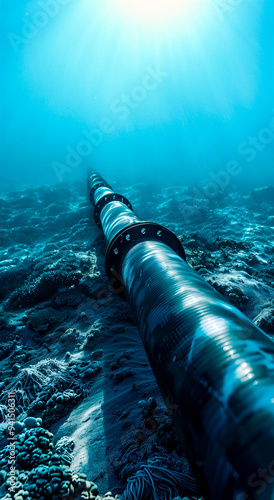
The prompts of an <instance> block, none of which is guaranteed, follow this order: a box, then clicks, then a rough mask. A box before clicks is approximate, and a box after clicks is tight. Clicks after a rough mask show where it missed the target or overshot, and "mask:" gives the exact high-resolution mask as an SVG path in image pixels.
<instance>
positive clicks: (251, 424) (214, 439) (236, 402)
mask: <svg viewBox="0 0 274 500" xmlns="http://www.w3.org/2000/svg"><path fill="white" fill-rule="evenodd" d="M88 189H89V194H90V201H91V203H92V204H93V205H94V215H95V221H96V224H97V225H98V227H100V228H101V229H102V230H103V232H104V236H105V239H106V242H107V244H108V248H107V252H106V260H105V264H106V273H107V276H108V278H109V280H110V283H111V285H112V287H113V289H114V290H115V291H116V293H118V294H119V295H121V297H123V298H124V299H126V300H127V302H128V304H129V305H130V307H131V310H132V312H133V314H134V316H135V319H136V323H137V326H138V329H139V332H140V336H141V338H142V341H143V344H144V347H145V350H146V353H147V356H148V359H149V361H150V364H151V367H152V369H153V372H154V374H155V378H156V380H157V383H158V386H159V388H160V390H161V393H162V395H163V397H164V400H165V401H166V402H168V403H167V404H168V409H169V413H170V415H171V418H172V420H173V422H174V425H175V427H176V430H177V433H178V435H179V437H180V439H181V442H182V444H183V447H184V449H185V451H186V453H187V454H188V458H189V460H190V462H191V465H192V468H193V469H195V471H196V474H197V477H198V479H199V482H200V485H201V488H202V491H203V495H204V497H205V498H208V499H211V500H273V498H274V425H273V423H274V343H273V342H272V340H271V339H270V338H269V337H268V336H267V335H266V334H265V333H264V332H263V331H262V330H260V329H259V328H258V327H257V326H255V325H254V324H253V323H252V322H251V321H250V320H249V319H248V318H247V317H246V316H245V315H244V314H242V313H241V312H240V311H239V310H238V309H236V308H235V307H234V306H233V305H231V304H230V303H229V302H228V301H227V300H226V299H225V298H224V297H222V296H221V295H220V294H219V293H218V292H216V290H215V289H213V288H212V287H211V286H210V285H209V284H208V283H207V282H206V281H205V280H204V279H203V278H202V277H201V276H200V275H199V274H197V273H196V272H195V271H194V270H193V269H192V268H191V267H190V266H189V265H188V264H187V263H186V261H185V252H184V250H183V247H182V246H181V243H180V241H179V240H178V239H177V237H176V236H175V235H174V234H173V233H172V232H171V231H169V230H167V229H166V228H164V227H163V226H161V225H159V224H154V223H152V222H144V221H141V220H140V219H139V218H138V217H137V216H136V215H135V213H134V212H133V210H132V207H131V205H130V203H129V201H128V200H127V199H126V198H125V197H123V196H122V195H119V194H117V193H115V192H114V191H113V190H112V189H111V187H110V186H109V185H108V184H107V183H106V182H105V181H104V179H103V178H102V177H101V176H100V175H99V174H97V173H96V172H92V173H91V174H90V175H89V178H88ZM152 472H153V475H152ZM158 472H159V474H161V472H160V471H157V470H156V469H155V468H154V469H152V468H150V469H147V470H146V471H145V470H144V471H143V473H142V475H141V476H142V477H141V476H140V478H139V487H140V488H141V490H142V491H143V489H144V488H145V487H146V486H145V484H146V485H147V482H146V481H148V480H149V481H150V483H151V487H152V486H153V482H154V480H155V478H156V475H157V474H158ZM145 476H146V481H145ZM147 478H150V479H147ZM144 481H145V482H144ZM151 481H152V482H151ZM129 488H131V489H134V485H133V483H132V484H131V485H130V486H129Z"/></svg>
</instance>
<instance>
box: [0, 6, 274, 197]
mask: <svg viewBox="0 0 274 500" xmlns="http://www.w3.org/2000/svg"><path fill="white" fill-rule="evenodd" d="M0 6H1V55H2V68H3V70H2V77H1V79H2V96H1V101H2V102H1V107H2V119H1V138H2V140H1V174H0V175H1V178H0V180H1V186H2V189H4V190H10V189H14V188H21V187H31V186H32V187H35V186H38V185H41V184H45V183H46V184H50V185H51V184H55V183H59V182H68V183H72V182H74V181H75V180H76V179H80V180H81V179H83V178H85V176H86V168H87V166H92V167H94V168H96V169H97V170H99V171H100V172H101V173H102V174H103V175H104V176H105V177H107V178H108V180H109V181H110V182H113V181H114V180H117V181H118V182H120V183H122V182H123V183H133V182H139V181H142V182H148V183H154V182H155V183H158V184H160V185H162V186H166V185H170V184H172V183H173V184H174V183H176V184H177V185H178V184H179V185H182V186H194V185H196V186H199V187H200V189H204V190H208V189H209V190H210V189H211V190H213V191H214V185H215V186H216V183H217V185H219V186H220V188H224V187H226V186H229V185H230V183H233V185H234V184H235V183H236V184H237V185H238V186H239V187H244V188H253V187H260V186H264V185H269V184H271V183H273V155H274V99H273V88H274V77H273V58H274V36H273V19H274V3H273V0H169V2H164V1H160V0H159V1H158V2H156V1H155V0H151V1H146V2H144V1H139V2H137V1H135V0H132V1H130V0H128V1H127V2H126V1H125V0H37V1H36V0H32V1H27V0H14V1H13V2H10V0H1V2H0Z"/></svg>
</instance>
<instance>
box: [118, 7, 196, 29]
mask: <svg viewBox="0 0 274 500" xmlns="http://www.w3.org/2000/svg"><path fill="white" fill-rule="evenodd" d="M116 1H117V7H118V8H119V9H120V10H121V15H122V16H123V17H126V18H127V22H130V23H132V24H136V25H143V26H146V25H149V27H150V28H151V29H153V28H154V27H157V26H162V25H170V24H172V23H175V22H177V21H180V20H182V19H184V18H189V16H190V14H192V13H193V12H194V10H195V9H197V1H199V0H116Z"/></svg>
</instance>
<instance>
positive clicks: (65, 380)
mask: <svg viewBox="0 0 274 500" xmlns="http://www.w3.org/2000/svg"><path fill="white" fill-rule="evenodd" d="M74 384H75V380H74V379H73V377H71V375H70V373H69V372H68V371H67V365H66V364H65V363H63V362H62V361H58V360H57V359H51V358H48V359H45V360H42V361H39V363H37V364H36V365H34V366H33V365H31V366H29V367H28V368H23V369H21V370H20V371H19V374H18V375H17V377H16V378H15V380H14V381H12V382H11V383H10V384H8V385H7V386H6V387H5V389H4V390H3V391H2V394H1V397H0V401H2V402H3V403H5V402H6V400H7V397H8V393H10V392H16V400H17V408H18V409H21V411H23V410H26V409H27V408H28V406H29V405H30V403H31V402H32V401H33V400H34V399H35V398H36V397H38V398H40V396H41V392H43V391H44V392H45V393H46V395H47V397H49V396H50V394H52V393H54V392H55V391H56V390H58V389H59V390H64V389H66V388H69V387H70V386H73V385H74Z"/></svg>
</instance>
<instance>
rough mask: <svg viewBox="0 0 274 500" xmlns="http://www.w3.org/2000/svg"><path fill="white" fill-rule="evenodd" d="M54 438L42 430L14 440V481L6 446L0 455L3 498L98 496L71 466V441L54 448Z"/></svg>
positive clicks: (47, 499) (43, 499)
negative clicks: (10, 476) (10, 473)
mask: <svg viewBox="0 0 274 500" xmlns="http://www.w3.org/2000/svg"><path fill="white" fill-rule="evenodd" d="M32 420H33V421H35V419H32ZM25 422H26V421H25ZM52 438H53V434H52V433H50V432H49V431H47V430H46V429H44V428H43V427H36V428H30V429H29V430H27V429H25V430H23V432H22V433H21V434H20V435H19V436H18V437H17V440H16V441H15V453H14V456H15V468H16V470H15V479H16V480H15V481H12V480H11V479H10V478H9V476H8V472H9V470H10V465H9V456H10V446H9V445H7V446H5V448H4V449H3V450H2V451H1V452H0V467H1V469H2V470H1V475H0V485H1V488H0V490H1V491H2V493H3V494H4V493H5V492H7V493H6V495H5V496H2V497H1V498H3V499H5V500H9V499H14V500H20V499H21V500H22V499H24V500H36V499H37V500H62V499H67V500H72V499H74V498H75V499H76V498H78V499H80V498H82V499H84V498H85V499H90V498H95V496H97V495H98V493H99V490H98V488H97V486H96V484H95V483H93V482H91V481H87V479H86V475H85V474H76V473H73V472H72V471H71V470H70V468H69V467H68V462H69V463H70V462H71V460H70V459H69V458H68V455H69V451H68V450H70V451H72V448H73V446H72V440H70V439H69V438H68V439H64V438H63V439H62V440H59V441H58V443H59V444H58V443H57V445H56V446H55V447H54V446H53V443H52Z"/></svg>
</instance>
